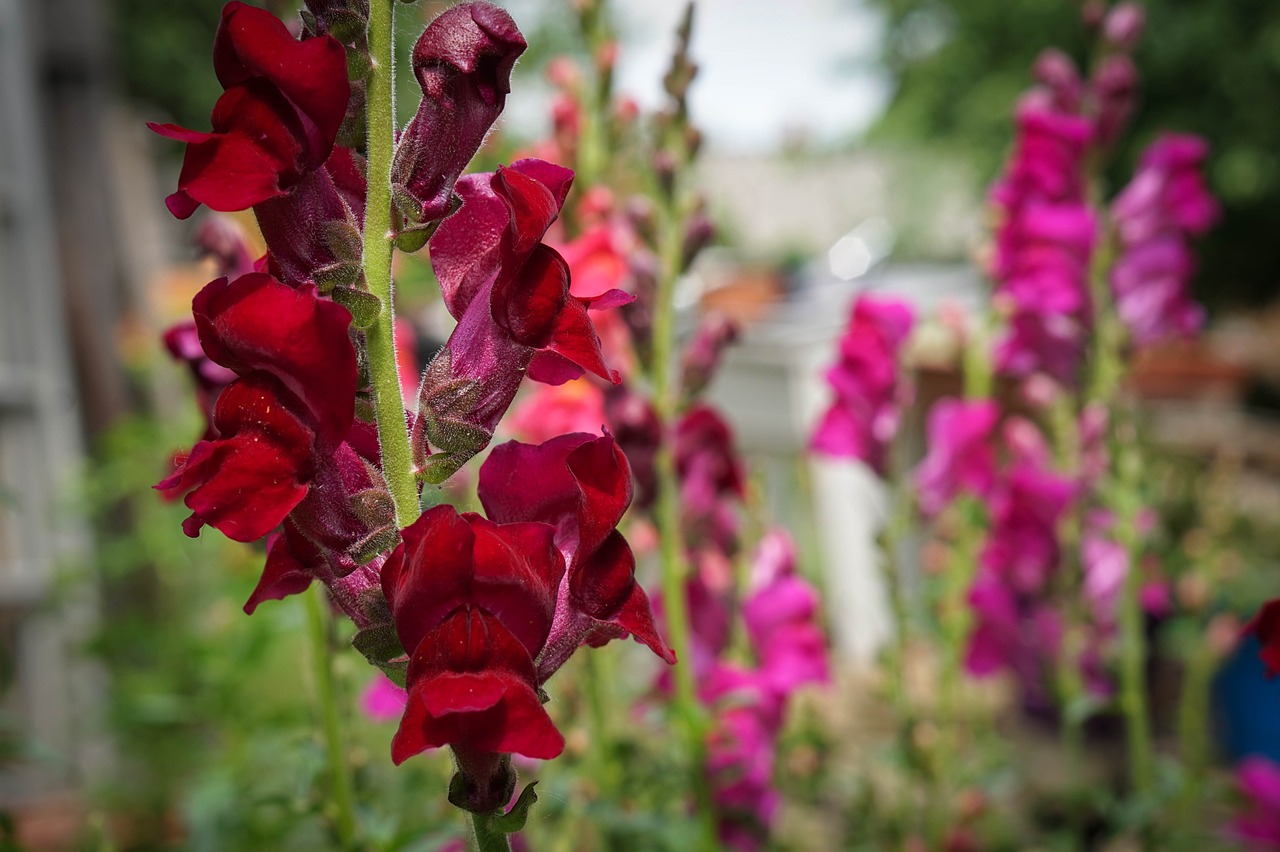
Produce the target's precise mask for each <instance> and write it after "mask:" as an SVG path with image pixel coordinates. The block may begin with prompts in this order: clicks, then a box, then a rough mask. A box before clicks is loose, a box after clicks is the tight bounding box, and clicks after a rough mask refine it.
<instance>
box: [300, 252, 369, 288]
mask: <svg viewBox="0 0 1280 852" xmlns="http://www.w3.org/2000/svg"><path fill="white" fill-rule="evenodd" d="M311 277H312V278H314V279H315V282H316V287H318V288H319V290H320V292H321V293H332V292H333V291H334V290H335V289H336V288H338V287H348V288H350V287H355V286H356V285H358V284H360V283H362V282H363V280H364V270H363V269H361V268H360V264H359V262H356V261H350V260H339V261H337V262H336V263H330V264H328V265H327V266H322V267H320V268H319V269H317V270H315V271H314V272H312V273H311Z"/></svg>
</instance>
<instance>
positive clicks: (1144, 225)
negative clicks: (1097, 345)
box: [1111, 134, 1219, 346]
mask: <svg viewBox="0 0 1280 852" xmlns="http://www.w3.org/2000/svg"><path fill="white" fill-rule="evenodd" d="M1207 156H1208V146H1207V145H1206V144H1205V142H1204V140H1202V139H1200V138H1199V137H1197V136H1190V135H1177V134H1166V135H1164V136H1161V137H1159V138H1158V139H1156V141H1155V142H1153V143H1152V144H1151V147H1149V148H1148V149H1147V150H1146V151H1145V152H1144V153H1143V155H1142V159H1141V161H1140V162H1139V164H1138V169H1137V171H1136V172H1135V173H1134V176H1133V180H1131V181H1130V182H1129V185H1128V186H1126V187H1125V188H1124V189H1123V190H1122V191H1121V192H1120V194H1119V195H1118V196H1116V200H1115V202H1114V203H1113V204H1112V205H1111V215H1112V218H1113V220H1114V222H1115V227H1116V233H1117V235H1118V237H1119V242H1120V247H1121V252H1120V257H1119V259H1118V260H1117V261H1116V263H1115V266H1114V267H1112V270H1111V292H1112V295H1113V297H1114V298H1115V302H1116V310H1117V312H1118V313H1119V314H1120V318H1121V319H1122V320H1123V321H1124V323H1125V325H1126V326H1128V328H1129V331H1130V334H1131V335H1132V337H1133V340H1134V342H1135V343H1136V344H1138V345H1139V346H1142V345H1146V344H1150V343H1153V342H1155V341H1158V340H1161V339H1165V338H1168V337H1178V336H1187V335H1191V334H1195V333H1196V332H1197V331H1199V330H1200V327H1201V326H1202V325H1203V324H1204V309H1203V308H1201V307H1200V306H1199V305H1197V304H1196V303H1195V302H1194V301H1192V299H1191V293H1190V280H1191V276H1192V274H1193V273H1194V272H1195V256H1194V255H1193V253H1192V251H1191V247H1190V245H1189V242H1190V239H1191V238H1192V237H1195V236H1200V235H1201V234H1204V233H1205V232H1206V231H1207V230H1209V228H1211V227H1212V226H1213V224H1214V222H1216V221H1217V218H1218V215H1219V208H1218V204H1217V202H1216V201H1215V200H1214V198H1213V196H1212V195H1211V194H1210V193H1209V190H1208V188H1207V187H1206V186H1205V182H1204V177H1203V175H1202V174H1201V169H1202V168H1203V166H1204V161H1205V158H1206V157H1207Z"/></svg>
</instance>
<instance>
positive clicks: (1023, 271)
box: [991, 57, 1097, 383]
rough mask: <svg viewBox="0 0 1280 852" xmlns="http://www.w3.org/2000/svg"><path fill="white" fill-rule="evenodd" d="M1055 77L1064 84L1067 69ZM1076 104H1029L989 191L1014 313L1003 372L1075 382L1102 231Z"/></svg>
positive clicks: (1089, 131)
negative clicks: (1089, 199) (1089, 192)
mask: <svg viewBox="0 0 1280 852" xmlns="http://www.w3.org/2000/svg"><path fill="white" fill-rule="evenodd" d="M1063 60H1065V57H1060V58H1058V59H1057V61H1055V62H1052V63H1047V64H1050V65H1053V66H1058V65H1061V64H1062V61H1063ZM1055 76H1057V77H1061V78H1065V77H1066V76H1067V74H1066V69H1065V68H1060V69H1058V70H1057V71H1055ZM1061 85H1063V86H1065V85H1066V83H1065V82H1064V83H1062V84H1061ZM1069 100H1070V98H1068V97H1067V96H1066V95H1065V94H1062V93H1059V94H1058V95H1056V96H1054V95H1050V94H1049V93H1048V92H1043V91H1041V92H1032V93H1031V94H1030V95H1028V96H1027V97H1026V98H1024V99H1023V102H1022V103H1021V104H1020V105H1019V107H1018V114H1017V131H1018V137H1017V141H1016V142H1015V144H1014V152H1013V156H1012V158H1011V159H1010V162H1009V164H1008V166H1007V167H1006V169H1005V174H1004V176H1003V177H1002V178H1001V179H1000V180H999V181H998V182H997V183H996V184H995V186H993V187H992V189H991V201H992V204H993V205H994V206H995V207H996V208H997V210H999V212H1000V214H1001V217H1002V221H1001V224H1000V227H999V230H998V231H997V233H996V256H995V261H994V264H993V267H992V270H991V273H992V276H993V277H994V278H995V280H996V297H997V299H998V300H999V301H1000V302H1002V303H1003V304H1005V305H1006V306H1007V310H1008V311H1009V330H1008V333H1007V334H1006V336H1005V337H1004V339H1003V340H1002V341H1001V342H1000V344H999V346H998V348H997V352H996V363H997V367H998V368H999V369H1000V370H1001V371H1003V372H1006V373H1011V374H1013V375H1017V376H1027V375H1031V374H1033V373H1036V372H1046V373H1048V374H1050V375H1051V376H1053V377H1054V378H1056V379H1058V380H1059V381H1063V382H1068V383H1069V382H1071V381H1072V379H1073V377H1074V374H1075V371H1076V369H1077V366H1078V363H1079V359H1080V356H1081V354H1082V351H1083V345H1084V335H1085V333H1086V331H1087V330H1088V326H1089V323H1090V322H1091V306H1090V303H1089V289H1088V271H1089V262H1090V258H1091V256H1092V252H1093V248H1094V243H1095V240H1096V233H1097V223H1096V219H1095V216H1094V214H1093V212H1092V210H1091V209H1090V208H1089V206H1088V204H1087V203H1086V200H1085V186H1084V183H1085V181H1084V157H1085V153H1086V151H1087V150H1088V146H1089V144H1090V142H1091V140H1092V138H1093V128H1092V126H1091V125H1090V123H1089V122H1088V121H1087V120H1086V119H1084V118H1083V117H1081V116H1079V115H1076V114H1074V113H1073V112H1068V111H1065V109H1064V107H1065V106H1069V103H1066V101H1069Z"/></svg>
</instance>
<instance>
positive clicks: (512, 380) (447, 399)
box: [414, 160, 630, 482]
mask: <svg viewBox="0 0 1280 852" xmlns="http://www.w3.org/2000/svg"><path fill="white" fill-rule="evenodd" d="M572 180H573V172H572V171H570V170H569V169H565V168H562V167H560V166H556V165H553V164H551V163H545V162H543V161H541V160H520V161H518V162H516V163H513V164H512V165H511V166H509V167H507V168H500V169H499V170H498V171H496V172H492V173H486V174H476V175H467V176H466V177H464V178H462V179H461V180H459V181H458V183H457V190H458V194H459V195H461V196H462V199H463V206H462V209H461V210H459V211H458V212H457V213H455V214H454V215H452V216H450V217H449V218H448V219H446V220H445V221H444V222H443V223H442V224H441V225H440V228H439V230H438V231H437V232H436V234H435V236H434V237H433V238H432V242H431V263H432V267H433V268H434V269H435V272H436V277H437V278H439V279H440V284H441V287H442V288H443V291H444V300H445V305H446V306H447V307H448V309H449V312H450V313H451V314H453V316H454V317H455V318H457V320H458V325H457V327H456V328H455V329H454V331H453V333H452V334H451V335H450V336H449V341H448V343H446V344H445V347H444V349H442V350H441V351H440V353H439V354H438V355H436V357H435V358H434V359H433V360H432V362H431V364H430V365H428V367H427V371H426V374H425V375H424V376H423V382H422V388H421V391H420V394H419V403H418V418H417V421H416V423H415V427H414V447H415V451H416V453H417V455H418V461H419V463H420V464H421V465H422V467H423V470H424V472H425V474H426V476H427V478H428V479H430V480H432V481H436V482H439V481H443V480H444V479H446V478H448V477H449V476H450V475H452V473H453V472H454V471H456V470H457V469H458V468H459V467H460V466H461V465H462V464H463V463H465V462H466V461H467V459H469V458H471V457H472V456H474V455H475V454H476V453H477V452H479V451H480V450H482V449H483V448H484V447H485V446H486V445H487V444H488V443H489V441H490V439H491V438H492V437H493V431H494V429H495V428H496V426H497V424H498V421H499V420H500V419H501V418H502V415H503V414H504V413H505V412H506V410H507V408H508V407H509V406H510V405H511V402H512V400H513V399H515V395H516V391H517V390H518V389H519V387H520V382H521V380H522V379H523V378H524V375H525V373H526V372H527V373H528V374H529V376H530V377H531V378H533V379H535V380H538V381H542V382H545V383H547V384H560V383H562V382H565V381H568V380H569V379H574V378H577V377H578V376H580V375H582V374H583V372H584V370H589V371H590V372H592V373H594V374H596V375H597V376H600V377H601V378H603V379H607V380H609V381H612V382H617V381H618V376H617V374H616V373H613V372H612V371H610V370H609V369H608V368H607V367H606V366H605V364H604V360H603V357H602V355H601V352H600V339H599V338H598V337H597V336H596V332H595V329H594V327H593V326H592V323H591V319H590V317H589V316H588V315H587V308H588V307H594V308H607V307H615V306H618V305H622V304H626V303H627V302H628V301H629V300H630V297H629V296H627V295H626V294H624V293H622V292H621V291H618V290H610V291H608V292H607V293H604V294H602V295H601V296H599V297H597V298H595V299H583V298H579V297H577V296H573V295H570V292H569V268H568V266H567V265H566V264H565V262H564V259H563V258H562V257H561V256H560V255H559V254H558V253H557V252H556V251H555V250H554V249H552V248H551V247H549V246H547V245H546V244H544V243H543V242H542V241H541V240H542V237H543V235H544V234H545V233H546V231H547V228H549V227H550V226H551V223H552V222H553V221H555V219H556V216H557V215H558V214H559V212H560V208H561V207H562V206H563V204H564V199H565V196H566V194H567V193H568V191H569V185H570V184H571V183H572ZM431 449H434V450H435V451H436V452H434V453H431V452H430V450H431Z"/></svg>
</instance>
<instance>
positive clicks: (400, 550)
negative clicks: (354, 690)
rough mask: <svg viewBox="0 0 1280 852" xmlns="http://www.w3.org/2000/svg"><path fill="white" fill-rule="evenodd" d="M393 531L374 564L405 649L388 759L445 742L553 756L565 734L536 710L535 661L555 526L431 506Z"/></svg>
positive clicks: (551, 607) (555, 569)
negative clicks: (399, 709) (402, 702)
mask: <svg viewBox="0 0 1280 852" xmlns="http://www.w3.org/2000/svg"><path fill="white" fill-rule="evenodd" d="M402 535H403V538H404V541H403V543H402V544H401V545H400V546H399V547H397V548H396V550H395V551H394V552H393V553H392V554H391V557H390V558H389V559H388V560H387V563H386V565H385V566H384V567H383V571H382V589H383V592H384V593H385V594H386V597H387V602H388V603H389V604H390V606H391V613H392V617H393V618H394V620H395V625H396V632H397V634H398V635H399V637H400V642H401V644H402V646H403V647H404V649H405V650H406V651H407V652H408V654H409V658H410V662H409V671H408V681H407V686H408V690H409V703H408V706H407V707H406V709H405V715H404V718H403V719H402V720H401V723H400V729H399V731H397V733H396V737H395V740H394V741H393V743H392V759H393V760H394V761H395V762H396V763H401V762H403V761H404V760H406V759H407V758H409V757H411V756H413V755H415V754H417V753H418V752H421V751H423V750H425V749H428V748H436V747H438V746H442V745H452V746H453V747H454V748H455V749H457V750H459V751H480V752H512V753H517V754H523V755H526V756H528V757H534V758H552V757H555V756H556V755H558V754H559V753H560V751H561V750H562V749H563V748H564V738H563V737H561V736H560V733H559V732H558V731H557V730H556V729H555V726H554V725H553V724H552V722H551V719H550V717H549V716H547V714H546V711H545V710H543V709H542V703H541V701H539V699H538V692H537V686H538V680H537V677H536V672H535V668H534V659H535V658H536V657H537V656H538V655H539V654H540V653H541V651H542V649H543V646H544V645H545V643H546V640H547V636H548V634H549V632H550V630H551V624H552V619H553V617H554V615H555V609H556V590H557V588H558V586H559V584H560V578H561V577H562V576H563V574H564V561H563V559H562V558H561V556H560V553H559V551H557V549H556V546H555V543H554V541H553V530H552V529H551V528H550V527H548V526H547V525H545V524H530V523H518V524H495V523H493V522H491V521H488V520H485V519H484V518H482V517H481V516H479V515H476V514H472V513H467V514H464V515H459V514H458V512H457V510H455V509H454V508H453V507H451V506H437V507H435V508H433V509H430V510H429V511H427V512H425V513H423V515H422V516H421V517H420V518H419V519H418V520H417V521H415V522H414V523H413V524H412V525H411V526H409V527H408V528H407V529H405V530H404V531H403V532H402Z"/></svg>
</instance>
